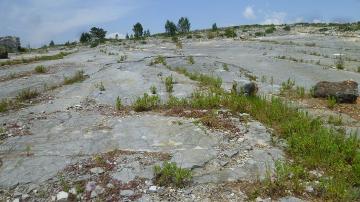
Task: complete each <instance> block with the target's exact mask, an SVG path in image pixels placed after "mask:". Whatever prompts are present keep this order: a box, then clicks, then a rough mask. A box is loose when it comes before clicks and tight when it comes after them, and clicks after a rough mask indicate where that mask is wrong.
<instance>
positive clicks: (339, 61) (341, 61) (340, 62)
mask: <svg viewBox="0 0 360 202" xmlns="http://www.w3.org/2000/svg"><path fill="white" fill-rule="evenodd" d="M335 67H336V69H344V68H345V61H344V58H343V57H342V55H341V54H340V55H339V56H337V57H336V59H335Z"/></svg>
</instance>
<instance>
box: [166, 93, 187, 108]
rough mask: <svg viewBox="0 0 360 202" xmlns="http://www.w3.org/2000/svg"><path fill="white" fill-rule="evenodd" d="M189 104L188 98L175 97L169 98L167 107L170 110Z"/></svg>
mask: <svg viewBox="0 0 360 202" xmlns="http://www.w3.org/2000/svg"><path fill="white" fill-rule="evenodd" d="M188 104H189V102H188V100H187V99H186V98H177V97H175V96H173V95H170V96H169V99H168V101H167V103H166V106H167V107H169V108H173V107H185V106H188Z"/></svg>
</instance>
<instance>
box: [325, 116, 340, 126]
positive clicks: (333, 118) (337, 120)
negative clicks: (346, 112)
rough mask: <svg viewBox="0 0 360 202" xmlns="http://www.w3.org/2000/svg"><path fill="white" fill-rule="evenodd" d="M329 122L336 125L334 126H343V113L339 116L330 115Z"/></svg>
mask: <svg viewBox="0 0 360 202" xmlns="http://www.w3.org/2000/svg"><path fill="white" fill-rule="evenodd" d="M327 122H328V124H332V125H334V126H341V125H342V123H343V121H342V116H341V115H339V116H332V115H330V116H329V117H328V121H327Z"/></svg>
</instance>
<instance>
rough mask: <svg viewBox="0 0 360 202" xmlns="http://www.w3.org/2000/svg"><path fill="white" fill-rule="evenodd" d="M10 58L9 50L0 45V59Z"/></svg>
mask: <svg viewBox="0 0 360 202" xmlns="http://www.w3.org/2000/svg"><path fill="white" fill-rule="evenodd" d="M7 58H8V51H7V50H6V48H5V47H3V46H0V59H7Z"/></svg>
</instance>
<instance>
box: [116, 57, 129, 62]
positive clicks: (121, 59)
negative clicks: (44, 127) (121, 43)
mask: <svg viewBox="0 0 360 202" xmlns="http://www.w3.org/2000/svg"><path fill="white" fill-rule="evenodd" d="M126 59H127V55H122V56H120V59H119V60H118V61H117V62H118V63H121V62H124V61H125V60H126Z"/></svg>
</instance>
